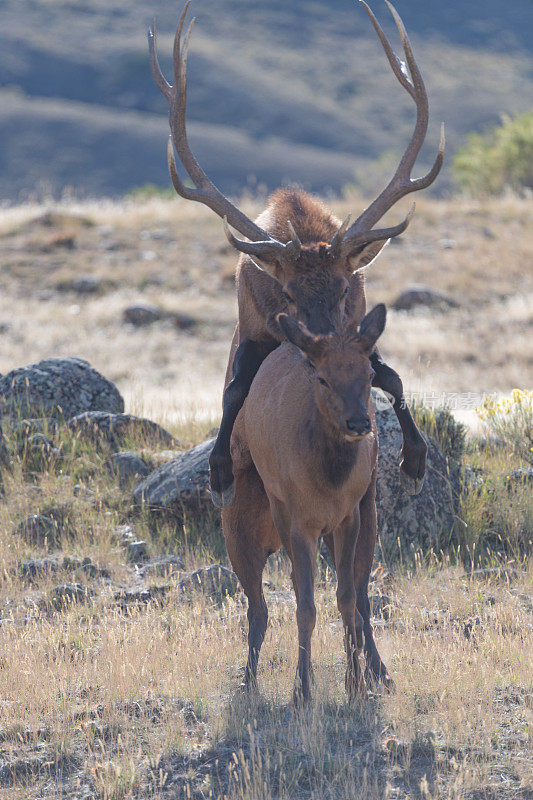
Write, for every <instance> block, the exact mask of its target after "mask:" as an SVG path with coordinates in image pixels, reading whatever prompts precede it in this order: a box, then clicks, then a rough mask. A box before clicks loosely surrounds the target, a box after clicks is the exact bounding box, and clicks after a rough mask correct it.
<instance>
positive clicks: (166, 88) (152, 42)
mask: <svg viewBox="0 0 533 800" xmlns="http://www.w3.org/2000/svg"><path fill="white" fill-rule="evenodd" d="M156 41H157V28H156V24H155V19H154V21H153V23H152V27H151V28H148V47H149V50H150V67H151V69H152V75H153V77H154V81H155V82H156V84H157V86H158V88H159V91H160V92H161V94H162V95H164V96H165V97H166V98H167V100H169V99H170V95H171V92H172V86H171V85H170V83H168V81H167V80H166V79H165V76H164V75H163V73H162V72H161V67H160V66H159V59H158V58H157V45H156Z"/></svg>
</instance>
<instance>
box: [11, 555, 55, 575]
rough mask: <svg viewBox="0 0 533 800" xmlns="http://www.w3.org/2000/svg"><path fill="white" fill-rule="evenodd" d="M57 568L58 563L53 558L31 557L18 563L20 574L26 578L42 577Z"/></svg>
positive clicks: (52, 572)
mask: <svg viewBox="0 0 533 800" xmlns="http://www.w3.org/2000/svg"><path fill="white" fill-rule="evenodd" d="M59 569H60V567H59V563H58V561H57V560H56V559H55V558H32V559H30V560H29V561H21V562H20V564H19V573H20V576H21V578H24V579H26V580H33V579H34V578H44V577H46V576H47V575H53V574H54V573H55V572H57V571H58V570H59Z"/></svg>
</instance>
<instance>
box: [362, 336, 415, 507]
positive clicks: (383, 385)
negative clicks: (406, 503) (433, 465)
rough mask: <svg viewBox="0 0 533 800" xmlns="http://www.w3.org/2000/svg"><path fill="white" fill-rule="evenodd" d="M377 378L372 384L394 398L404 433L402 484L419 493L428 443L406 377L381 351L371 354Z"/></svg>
mask: <svg viewBox="0 0 533 800" xmlns="http://www.w3.org/2000/svg"><path fill="white" fill-rule="evenodd" d="M370 362H371V364H372V368H373V369H374V372H375V373H376V374H375V377H374V380H373V381H372V385H373V386H376V387H377V388H378V389H383V391H384V392H387V394H389V395H390V396H391V397H392V398H393V402H394V405H393V408H394V413H395V414H396V417H397V418H398V422H399V423H400V428H401V429H402V434H403V445H402V452H401V461H400V483H401V485H402V488H403V490H404V491H405V492H407V494H412V495H415V494H419V493H420V491H421V490H422V484H423V483H424V473H425V471H426V455H427V450H428V447H427V444H426V442H425V440H424V438H423V436H422V434H421V433H420V431H419V430H418V427H417V425H416V423H415V421H414V419H413V417H412V416H411V412H410V411H409V409H408V408H407V404H406V402H405V397H404V394H403V384H402V379H401V378H400V376H399V375H398V373H397V372H395V371H394V370H393V369H392V368H391V367H389V366H388V364H385V362H384V361H383V360H382V359H381V357H380V355H379V353H378V351H377V350H375V351H374V352H373V353H372V355H371V356H370Z"/></svg>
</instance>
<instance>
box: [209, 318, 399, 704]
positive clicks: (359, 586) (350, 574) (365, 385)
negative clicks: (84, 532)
mask: <svg viewBox="0 0 533 800" xmlns="http://www.w3.org/2000/svg"><path fill="white" fill-rule="evenodd" d="M385 313H386V312H385V306H384V305H378V306H376V307H375V308H374V309H373V310H372V311H371V312H370V313H369V314H367V315H366V316H365V317H364V319H363V321H362V322H361V326H360V329H359V331H357V330H353V329H352V328H351V326H348V327H347V328H343V329H342V330H341V331H339V332H335V333H330V334H326V335H314V334H312V333H310V332H309V330H308V329H307V328H306V327H305V326H304V325H303V324H302V323H301V322H299V321H298V320H296V319H294V318H293V317H290V316H288V315H287V314H280V315H278V320H277V321H278V324H279V325H280V328H281V329H282V331H283V333H284V335H285V338H286V339H287V340H288V341H287V342H285V343H284V344H282V345H281V346H280V347H279V348H277V349H276V350H275V351H274V352H273V353H271V354H270V355H269V356H268V357H267V358H266V359H265V360H264V362H263V363H262V365H261V367H260V368H259V371H258V372H257V375H256V376H255V378H254V381H253V383H252V386H251V389H250V392H249V394H248V397H247V399H246V401H245V404H244V408H243V409H242V411H241V412H240V414H239V416H238V417H237V421H236V424H235V427H234V431H233V436H232V456H233V463H234V468H235V480H236V495H235V500H234V502H233V504H232V505H231V506H229V507H228V508H224V509H223V511H222V524H223V530H224V536H225V539H226V546H227V549H228V553H229V556H230V559H231V563H232V565H233V569H234V570H235V572H236V574H237V576H238V577H239V580H240V582H241V584H242V586H243V589H244V591H245V593H246V596H247V598H248V621H249V652H248V663H247V665H246V671H245V686H247V687H254V686H255V684H256V671H257V661H258V657H259V650H260V648H261V644H262V641H263V638H264V635H265V630H266V626H267V617H268V614H267V608H266V604H265V599H264V596H263V583H262V573H263V568H264V566H265V564H266V561H267V558H268V556H269V555H270V553H272V552H274V551H276V550H278V549H279V548H280V547H281V545H282V544H283V546H284V547H285V550H286V552H287V553H288V555H289V558H290V560H291V564H292V575H291V577H292V581H293V585H294V590H295V594H296V604H297V606H296V619H297V623H298V644H299V656H298V670H297V676H296V685H295V693H294V699H295V702H296V703H298V702H299V701H300V700H303V701H307V700H308V699H309V697H310V685H309V669H310V657H311V635H312V632H313V628H314V626H315V618H316V610H315V604H314V572H315V565H316V556H317V546H318V541H319V539H320V537H321V536H323V537H324V539H325V541H326V543H327V545H328V547H329V549H330V551H331V554H332V556H333V559H334V563H335V568H336V571H337V605H338V609H339V612H340V614H341V617H342V622H343V626H344V632H345V647H346V656H347V670H346V688H347V691H348V693H349V694H350V695H354V694H359V695H364V693H365V691H366V689H365V680H364V678H363V675H362V673H361V670H360V666H359V652H360V651H361V649H362V647H363V636H364V647H365V652H366V656H367V675H368V676H369V677H370V678H371V679H375V680H384V681H387V682H388V681H390V679H389V677H388V674H387V670H386V667H385V665H384V664H383V662H382V661H381V658H380V656H379V653H378V651H377V649H376V645H375V643H374V639H373V636H372V627H371V624H370V608H369V602H368V595H367V587H368V577H369V574H370V569H371V566H372V560H373V557H374V547H375V543H376V533H377V524H376V502H375V494H376V475H377V460H378V440H377V432H376V420H375V416H374V411H373V407H372V398H371V394H370V387H371V383H372V378H373V369H372V366H371V363H370V354H371V353H372V351H373V348H374V345H375V343H376V340H377V339H378V337H379V336H380V334H381V333H382V331H383V329H384V327H385Z"/></svg>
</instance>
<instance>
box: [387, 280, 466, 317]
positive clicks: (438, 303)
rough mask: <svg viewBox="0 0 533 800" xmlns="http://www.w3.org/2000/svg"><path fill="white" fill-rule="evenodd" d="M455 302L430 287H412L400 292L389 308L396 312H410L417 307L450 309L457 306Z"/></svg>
mask: <svg viewBox="0 0 533 800" xmlns="http://www.w3.org/2000/svg"><path fill="white" fill-rule="evenodd" d="M457 305H458V304H457V302H456V301H455V300H454V299H453V298H452V297H449V296H448V295H446V294H444V293H443V292H438V291H437V290H436V289H432V288H431V287H430V286H422V285H413V286H409V287H408V288H407V289H404V290H403V292H400V294H399V295H398V297H397V298H396V299H395V300H394V302H393V303H391V308H394V309H396V311H411V309H413V308H416V307H417V306H426V307H430V308H435V307H437V308H451V307H455V306H457Z"/></svg>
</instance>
